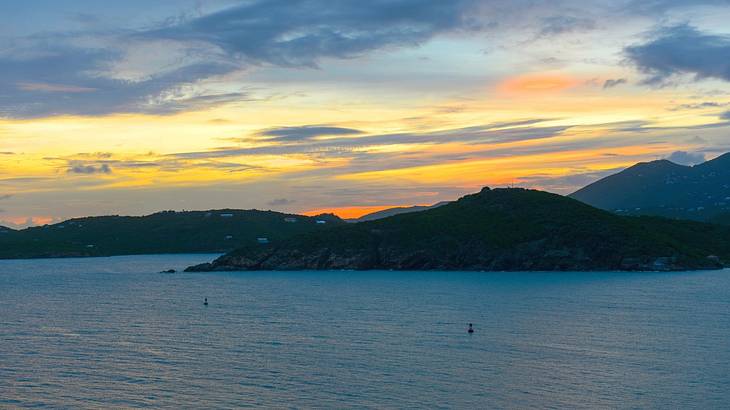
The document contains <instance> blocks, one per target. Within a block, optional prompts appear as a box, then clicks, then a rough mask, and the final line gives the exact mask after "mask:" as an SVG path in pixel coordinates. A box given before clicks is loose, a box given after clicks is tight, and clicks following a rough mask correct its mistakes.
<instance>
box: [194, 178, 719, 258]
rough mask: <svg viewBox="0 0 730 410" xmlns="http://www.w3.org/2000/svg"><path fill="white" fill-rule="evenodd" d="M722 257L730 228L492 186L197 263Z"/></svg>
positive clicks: (536, 192) (544, 193)
mask: <svg viewBox="0 0 730 410" xmlns="http://www.w3.org/2000/svg"><path fill="white" fill-rule="evenodd" d="M722 261H730V228H727V227H721V226H716V225H709V224H704V223H699V222H692V221H673V220H669V219H662V218H657V217H625V216H618V215H615V214H612V213H609V212H606V211H602V210H599V209H596V208H593V207H591V206H588V205H586V204H583V203H581V202H579V201H576V200H573V199H571V198H566V197H562V196H559V195H554V194H550V193H546V192H540V191H532V190H524V189H495V190H490V189H488V188H485V189H483V190H482V191H481V192H480V193H478V194H474V195H468V196H465V197H463V198H461V199H459V200H458V201H456V202H452V203H449V204H446V205H443V206H440V207H438V208H434V209H430V210H425V211H421V212H414V213H407V214H401V215H396V216H392V217H389V218H385V219H379V220H375V221H369V222H361V223H357V224H349V225H345V226H338V227H333V228H331V229H327V230H323V231H318V232H308V233H305V234H302V235H298V236H295V237H290V238H287V239H283V240H280V241H274V242H272V243H271V244H268V245H263V246H262V245H252V246H245V247H242V248H240V249H238V250H236V251H234V252H231V253H229V254H227V255H225V256H223V257H221V258H219V259H218V260H216V261H214V262H213V263H212V264H204V265H201V266H198V267H193V268H192V269H193V270H246V269H250V270H256V269H274V270H276V269H406V270H408V269H412V270H422V269H434V270H465V269H468V270H614V269H616V270H619V269H622V270H674V269H705V268H719V267H721V262H722Z"/></svg>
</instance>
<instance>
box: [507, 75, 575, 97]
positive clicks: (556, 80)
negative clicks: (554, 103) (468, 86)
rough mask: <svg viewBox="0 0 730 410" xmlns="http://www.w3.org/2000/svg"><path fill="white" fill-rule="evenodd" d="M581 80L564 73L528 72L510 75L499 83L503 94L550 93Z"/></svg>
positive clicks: (571, 85)
mask: <svg viewBox="0 0 730 410" xmlns="http://www.w3.org/2000/svg"><path fill="white" fill-rule="evenodd" d="M580 83H581V80H579V79H577V78H573V77H570V76H567V75H564V74H527V75H521V76H517V77H510V78H508V79H506V80H504V81H502V82H501V83H499V84H498V85H497V90H498V91H499V92H500V93H502V94H507V95H515V94H549V93H557V92H561V91H565V90H567V89H569V88H573V87H575V86H576V85H578V84H580Z"/></svg>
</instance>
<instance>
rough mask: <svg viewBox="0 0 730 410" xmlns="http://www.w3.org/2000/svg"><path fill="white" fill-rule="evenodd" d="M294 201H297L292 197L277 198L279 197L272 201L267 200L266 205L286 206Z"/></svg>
mask: <svg viewBox="0 0 730 410" xmlns="http://www.w3.org/2000/svg"><path fill="white" fill-rule="evenodd" d="M294 202H296V201H295V200H292V199H286V198H277V199H272V200H271V201H269V202H267V203H266V205H269V206H286V205H291V204H293V203H294Z"/></svg>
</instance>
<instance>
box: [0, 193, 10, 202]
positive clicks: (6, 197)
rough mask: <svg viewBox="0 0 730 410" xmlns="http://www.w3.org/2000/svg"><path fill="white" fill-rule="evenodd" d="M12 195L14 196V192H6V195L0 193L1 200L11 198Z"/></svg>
mask: <svg viewBox="0 0 730 410" xmlns="http://www.w3.org/2000/svg"><path fill="white" fill-rule="evenodd" d="M12 197H13V195H12V194H4V195H0V201H2V200H5V199H10V198H12Z"/></svg>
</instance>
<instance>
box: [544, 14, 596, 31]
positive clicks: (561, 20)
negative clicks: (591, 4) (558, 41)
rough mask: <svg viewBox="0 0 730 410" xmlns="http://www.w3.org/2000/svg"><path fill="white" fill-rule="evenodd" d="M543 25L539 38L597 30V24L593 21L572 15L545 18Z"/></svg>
mask: <svg viewBox="0 0 730 410" xmlns="http://www.w3.org/2000/svg"><path fill="white" fill-rule="evenodd" d="M541 24H542V29H541V30H540V33H539V36H554V35H558V34H564V33H571V32H574V31H584V30H592V29H594V28H596V22H595V21H594V20H593V19H590V18H587V17H576V16H570V15H558V16H550V17H544V18H543V19H542V20H541Z"/></svg>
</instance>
